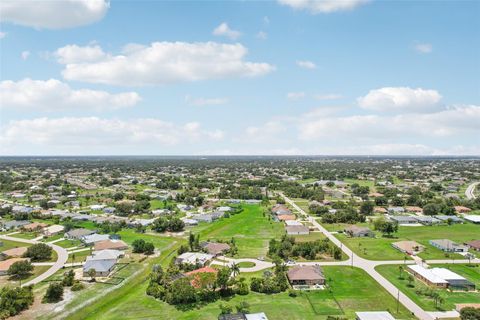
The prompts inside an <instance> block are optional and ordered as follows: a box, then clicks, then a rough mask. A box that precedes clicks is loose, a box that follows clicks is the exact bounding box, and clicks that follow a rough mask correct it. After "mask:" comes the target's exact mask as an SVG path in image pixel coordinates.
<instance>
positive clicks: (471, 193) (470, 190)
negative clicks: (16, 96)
mask: <svg viewBox="0 0 480 320" xmlns="http://www.w3.org/2000/svg"><path fill="white" fill-rule="evenodd" d="M478 184H480V182H474V183H471V184H470V185H469V186H468V187H467V190H465V196H466V197H467V199H475V198H476V197H475V194H474V191H475V187H476V186H477V185H478Z"/></svg>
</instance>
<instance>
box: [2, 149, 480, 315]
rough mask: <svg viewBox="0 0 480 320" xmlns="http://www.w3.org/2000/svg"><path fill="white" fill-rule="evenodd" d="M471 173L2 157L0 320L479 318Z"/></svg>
mask: <svg viewBox="0 0 480 320" xmlns="http://www.w3.org/2000/svg"><path fill="white" fill-rule="evenodd" d="M479 164H480V159H478V158H468V159H467V158H465V159H463V158H447V157H446V158H415V157H404V158H402V157H396V158H385V157H77V158H75V157H49V158H42V157H4V158H0V216H1V219H0V230H1V232H0V285H1V287H2V288H3V289H2V291H1V297H0V318H2V319H6V318H10V317H12V319H33V318H35V319H142V318H159V319H212V320H213V319H219V320H237V319H249V320H252V319H254V320H266V319H270V320H272V319H329V320H334V319H337V320H343V319H359V320H391V319H416V318H417V319H422V320H433V319H454V318H462V319H469V320H470V319H478V318H475V316H476V317H478V310H479V309H478V308H479V307H480V291H479V288H480V186H478V185H479V182H480V165H479ZM477 186H478V187H477Z"/></svg>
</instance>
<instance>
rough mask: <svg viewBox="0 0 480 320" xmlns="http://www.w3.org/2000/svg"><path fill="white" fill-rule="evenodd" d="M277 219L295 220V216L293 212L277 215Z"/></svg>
mask: <svg viewBox="0 0 480 320" xmlns="http://www.w3.org/2000/svg"><path fill="white" fill-rule="evenodd" d="M277 219H278V220H279V221H289V220H295V219H296V217H295V215H293V214H281V215H278V216H277Z"/></svg>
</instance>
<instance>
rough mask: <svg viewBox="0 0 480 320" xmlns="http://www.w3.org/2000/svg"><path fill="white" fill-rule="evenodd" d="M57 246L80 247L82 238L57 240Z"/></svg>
mask: <svg viewBox="0 0 480 320" xmlns="http://www.w3.org/2000/svg"><path fill="white" fill-rule="evenodd" d="M55 244H56V245H57V246H60V247H62V248H71V247H78V246H80V245H81V244H82V242H81V241H80V240H69V239H65V240H62V241H58V242H55Z"/></svg>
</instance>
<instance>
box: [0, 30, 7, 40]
mask: <svg viewBox="0 0 480 320" xmlns="http://www.w3.org/2000/svg"><path fill="white" fill-rule="evenodd" d="M6 36H7V33H6V32H2V31H0V39H3V38H5V37H6Z"/></svg>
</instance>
